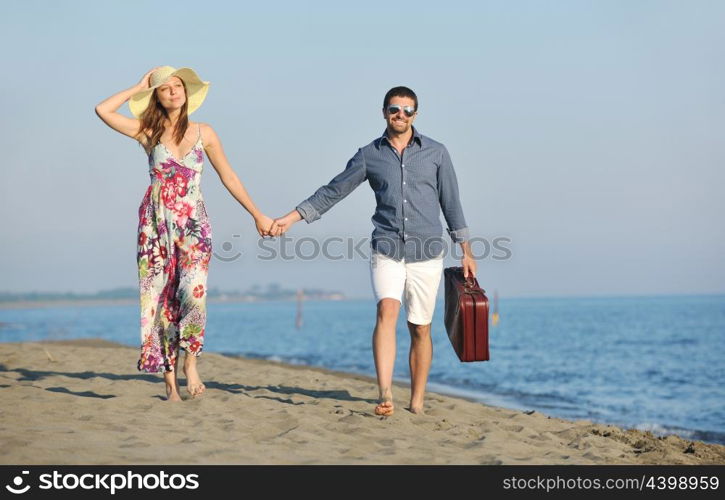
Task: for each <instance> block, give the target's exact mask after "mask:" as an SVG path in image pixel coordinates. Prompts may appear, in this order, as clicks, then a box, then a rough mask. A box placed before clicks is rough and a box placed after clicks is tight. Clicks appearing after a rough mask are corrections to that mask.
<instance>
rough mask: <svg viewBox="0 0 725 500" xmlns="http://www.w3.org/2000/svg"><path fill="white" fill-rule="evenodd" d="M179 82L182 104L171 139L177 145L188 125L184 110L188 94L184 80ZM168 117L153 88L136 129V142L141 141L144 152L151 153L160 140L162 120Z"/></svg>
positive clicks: (187, 101)
mask: <svg viewBox="0 0 725 500" xmlns="http://www.w3.org/2000/svg"><path fill="white" fill-rule="evenodd" d="M181 84H182V85H183V86H184V96H185V99H184V105H183V106H182V107H181V113H180V115H179V121H177V122H176V127H174V133H173V135H172V137H173V141H174V142H175V143H176V145H177V146H178V145H179V144H181V141H182V140H183V139H184V135H185V134H186V129H187V128H188V127H189V115H188V114H187V112H186V111H187V109H188V105H189V94H188V93H187V92H186V84H185V83H184V80H181ZM168 118H169V114H168V113H167V112H166V108H164V107H163V106H162V105H161V103H160V102H159V98H158V97H157V96H156V89H154V91H153V93H152V94H151V101H150V102H149V105H148V107H147V108H146V110H145V111H144V112H143V114H142V115H141V125H140V127H139V131H138V142H140V143H141V146H143V148H144V150H145V151H146V154H151V150H152V149H154V147H155V146H156V145H157V144H158V143H159V141H160V140H161V135H162V134H163V133H164V122H165V121H166V120H168Z"/></svg>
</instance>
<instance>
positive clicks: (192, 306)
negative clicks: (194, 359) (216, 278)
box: [137, 130, 211, 372]
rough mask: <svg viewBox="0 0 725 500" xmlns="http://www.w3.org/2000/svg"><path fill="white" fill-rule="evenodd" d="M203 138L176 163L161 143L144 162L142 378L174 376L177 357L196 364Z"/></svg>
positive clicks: (200, 339) (202, 261)
mask: <svg viewBox="0 0 725 500" xmlns="http://www.w3.org/2000/svg"><path fill="white" fill-rule="evenodd" d="M203 168H204V155H203V146H202V141H201V130H199V138H198V139H197V141H196V144H195V145H194V147H193V148H192V149H191V151H189V152H188V153H187V154H186V155H185V156H184V157H183V158H181V159H177V158H174V157H173V155H172V154H171V152H170V151H169V150H168V149H167V148H166V146H164V145H163V144H162V143H161V142H159V144H157V145H156V146H155V147H154V148H153V149H152V150H151V153H150V154H149V170H150V175H151V185H150V186H149V187H148V189H147V191H146V195H145V196H144V198H143V201H142V202H141V206H140V207H139V213H138V215H139V225H138V253H137V261H138V276H139V289H140V292H141V357H140V359H139V361H138V369H139V370H141V371H144V372H169V371H173V370H174V367H175V365H176V361H177V355H178V352H179V349H184V350H185V351H186V352H187V353H188V354H192V355H195V356H198V355H199V354H200V353H201V350H202V347H203V343H204V328H205V326H206V279H207V275H208V272H209V260H210V258H211V226H210V224H209V219H208V217H207V213H206V208H205V207H204V200H203V198H202V195H201V186H200V181H201V172H202V170H203Z"/></svg>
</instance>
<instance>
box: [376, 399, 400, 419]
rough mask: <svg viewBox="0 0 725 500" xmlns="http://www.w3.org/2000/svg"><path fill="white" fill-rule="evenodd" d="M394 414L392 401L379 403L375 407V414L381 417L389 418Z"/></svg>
mask: <svg viewBox="0 0 725 500" xmlns="http://www.w3.org/2000/svg"><path fill="white" fill-rule="evenodd" d="M394 412H395V407H394V406H393V402H392V401H381V402H380V403H378V405H377V406H376V407H375V414H376V415H382V416H383V417H389V416H390V415H392V414H393V413H394Z"/></svg>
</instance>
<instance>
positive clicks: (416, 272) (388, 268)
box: [370, 252, 443, 325]
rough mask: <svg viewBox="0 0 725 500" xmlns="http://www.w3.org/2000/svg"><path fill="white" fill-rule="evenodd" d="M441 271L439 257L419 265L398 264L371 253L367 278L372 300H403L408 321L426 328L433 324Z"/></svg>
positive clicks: (441, 265)
mask: <svg viewBox="0 0 725 500" xmlns="http://www.w3.org/2000/svg"><path fill="white" fill-rule="evenodd" d="M442 272H443V257H439V258H435V259H430V260H424V261H422V262H405V259H403V260H401V261H400V262H398V261H396V260H395V259H392V258H390V257H386V256H385V255H381V254H379V253H375V252H373V253H372V255H371V256H370V278H371V280H372V283H373V292H374V293H375V300H376V301H377V302H380V301H381V300H382V299H386V298H390V299H395V300H397V301H398V302H400V303H401V304H402V303H403V300H402V299H403V298H405V309H406V310H407V311H408V321H409V322H411V323H413V324H414V325H427V324H430V323H431V322H432V321H433V311H434V309H435V305H436V296H437V295H438V285H439V284H440V282H441V274H442Z"/></svg>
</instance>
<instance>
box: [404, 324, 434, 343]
mask: <svg viewBox="0 0 725 500" xmlns="http://www.w3.org/2000/svg"><path fill="white" fill-rule="evenodd" d="M408 330H410V336H411V337H412V338H413V340H424V339H426V338H430V323H428V324H427V325H416V324H415V323H411V322H410V321H408Z"/></svg>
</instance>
